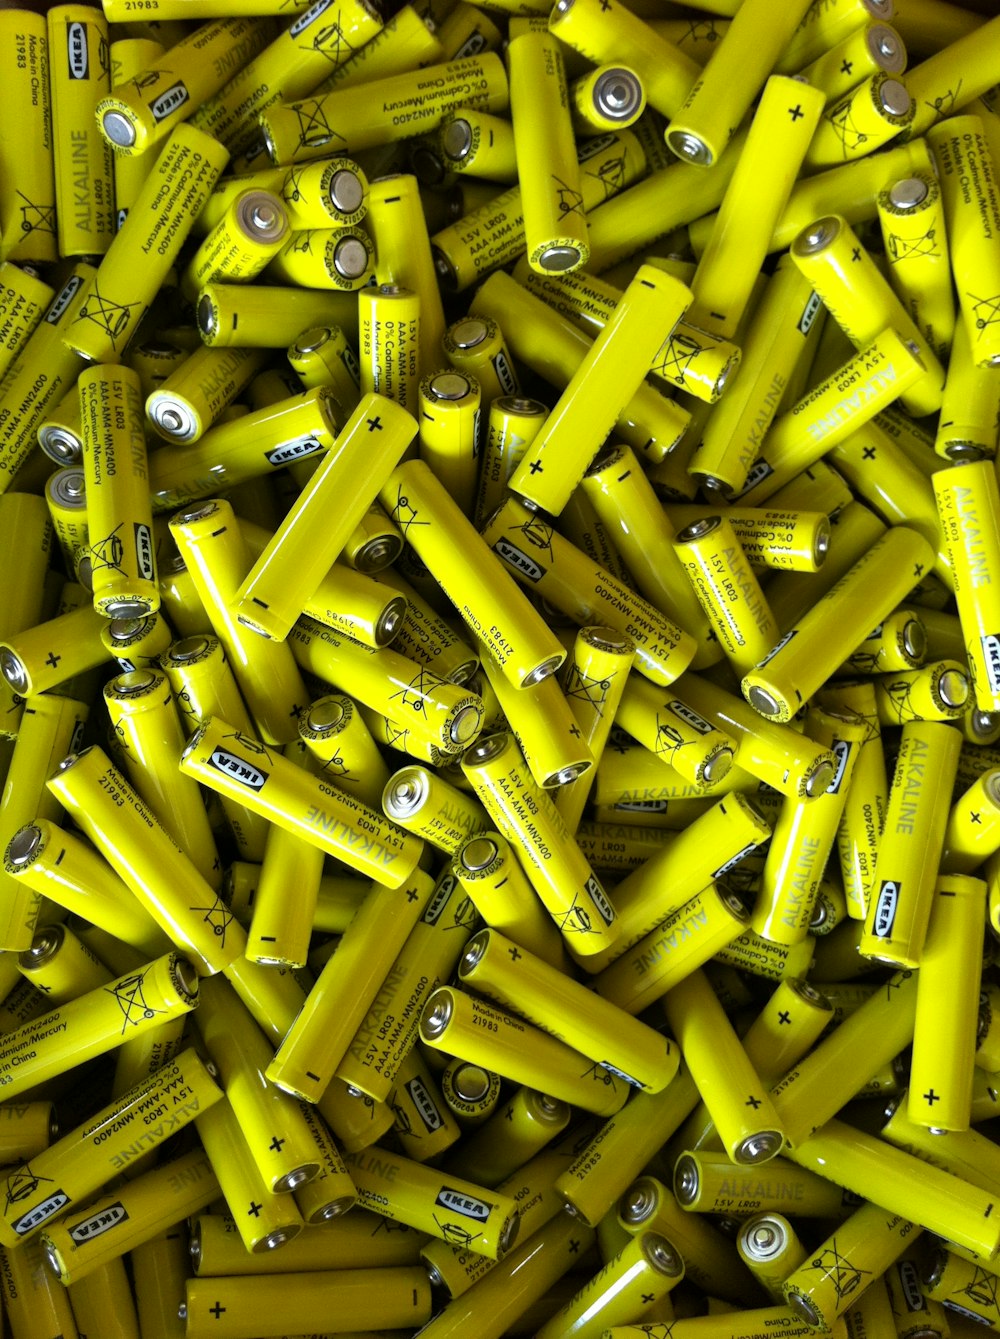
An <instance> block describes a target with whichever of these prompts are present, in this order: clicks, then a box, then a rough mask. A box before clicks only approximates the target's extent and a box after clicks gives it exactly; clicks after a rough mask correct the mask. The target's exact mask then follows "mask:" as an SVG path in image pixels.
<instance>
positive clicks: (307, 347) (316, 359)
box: [288, 326, 361, 413]
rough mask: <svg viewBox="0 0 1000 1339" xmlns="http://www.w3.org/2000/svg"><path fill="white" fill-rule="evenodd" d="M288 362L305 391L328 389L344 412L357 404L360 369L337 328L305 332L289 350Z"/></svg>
mask: <svg viewBox="0 0 1000 1339" xmlns="http://www.w3.org/2000/svg"><path fill="white" fill-rule="evenodd" d="M288 361H289V362H290V363H291V365H292V367H293V368H294V370H295V372H296V373H297V374H298V377H299V380H300V381H301V382H302V384H303V386H304V387H305V388H306V390H313V389H314V388H315V387H317V386H327V385H328V386H331V387H332V389H333V394H334V398H335V399H336V400H337V401H338V403H339V404H340V405H341V407H342V408H343V410H344V412H345V413H350V411H351V410H352V409H353V408H354V407H355V405H356V404H357V402H358V398H359V396H360V393H361V390H360V384H359V383H360V380H361V369H360V367H359V366H358V360H357V357H356V355H355V353H354V350H353V349H352V348H351V346H350V344H349V343H348V342H347V337H346V335H345V334H344V332H343V330H341V328H340V327H339V326H333V327H331V326H314V327H313V328H312V329H311V330H306V331H305V332H304V333H303V334H301V335H300V336H299V337H298V339H297V340H296V341H295V343H294V344H292V345H291V346H290V347H289V349H288Z"/></svg>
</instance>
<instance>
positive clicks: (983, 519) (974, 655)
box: [931, 460, 1000, 711]
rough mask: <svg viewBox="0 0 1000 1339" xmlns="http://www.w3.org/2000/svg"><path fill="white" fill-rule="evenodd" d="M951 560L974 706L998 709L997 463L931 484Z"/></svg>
mask: <svg viewBox="0 0 1000 1339" xmlns="http://www.w3.org/2000/svg"><path fill="white" fill-rule="evenodd" d="M931 483H932V486H933V489H934V497H935V500H936V502H937V509H938V515H939V516H940V518H941V531H942V535H943V538H944V545H945V548H946V550H947V552H948V556H949V558H950V560H951V567H952V573H953V580H954V585H955V596H956V602H957V605H958V616H959V620H960V622H961V625H962V636H963V638H964V641H965V650H966V655H967V657H968V662H969V672H970V676H971V679H972V687H973V691H974V693H975V698H976V706H977V707H979V709H980V710H981V711H992V710H995V709H996V707H997V706H1000V638H998V637H997V636H996V635H995V634H994V631H993V628H994V624H995V623H996V622H997V617H998V614H1000V611H997V610H996V609H995V604H996V601H995V598H994V597H993V595H992V591H993V584H992V572H993V570H994V569H993V566H992V563H993V561H994V556H995V555H1000V492H998V489H997V479H996V475H995V472H994V468H993V462H992V461H989V460H983V461H974V462H971V463H969V464H963V465H955V466H953V467H952V468H950V469H947V470H939V471H937V473H936V474H935V475H934V478H933V479H932V481H931Z"/></svg>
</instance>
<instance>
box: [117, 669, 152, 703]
mask: <svg viewBox="0 0 1000 1339" xmlns="http://www.w3.org/2000/svg"><path fill="white" fill-rule="evenodd" d="M155 683H156V675H155V674H154V673H153V671H152V670H146V669H144V670H128V671H127V672H126V673H125V674H118V675H116V676H115V678H113V679H112V680H111V684H110V686H111V687H112V688H113V689H114V691H115V692H116V693H120V694H121V695H122V697H137V696H138V695H139V694H140V693H146V692H148V691H149V689H150V688H152V687H153V685H154V684H155Z"/></svg>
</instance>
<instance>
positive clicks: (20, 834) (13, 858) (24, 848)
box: [4, 823, 42, 869]
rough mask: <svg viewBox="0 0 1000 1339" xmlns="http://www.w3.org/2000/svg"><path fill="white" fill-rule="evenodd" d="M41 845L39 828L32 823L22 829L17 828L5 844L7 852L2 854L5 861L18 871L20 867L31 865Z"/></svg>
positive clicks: (26, 824)
mask: <svg viewBox="0 0 1000 1339" xmlns="http://www.w3.org/2000/svg"><path fill="white" fill-rule="evenodd" d="M41 845H42V830H41V828H39V827H36V826H35V824H34V823H25V825H24V827H23V828H18V830H17V831H16V832H15V833H14V835H13V837H11V839H10V841H9V842H8V843H7V850H6V852H5V853H4V854H5V859H6V860H7V863H8V864H10V865H13V866H14V868H15V869H20V868H21V866H22V865H30V864H31V862H32V861H33V860H34V858H35V856H36V855H37V854H38V851H39V849H40V847H41Z"/></svg>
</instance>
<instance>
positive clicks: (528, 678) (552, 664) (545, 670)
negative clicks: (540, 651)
mask: <svg viewBox="0 0 1000 1339" xmlns="http://www.w3.org/2000/svg"><path fill="white" fill-rule="evenodd" d="M563 659H564V657H563V656H550V657H549V659H548V660H543V661H542V663H541V664H540V665H536V666H535V668H534V669H533V670H529V672H528V673H527V674H526V675H525V676H524V678H523V679H522V680H521V687H522V688H530V687H531V686H532V684H536V683H541V681H542V680H543V679H547V678H548V677H549V675H550V674H555V672H556V670H557V669H558V668H559V666H560V665H561V664H562V663H563Z"/></svg>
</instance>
